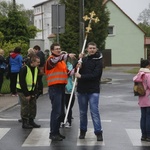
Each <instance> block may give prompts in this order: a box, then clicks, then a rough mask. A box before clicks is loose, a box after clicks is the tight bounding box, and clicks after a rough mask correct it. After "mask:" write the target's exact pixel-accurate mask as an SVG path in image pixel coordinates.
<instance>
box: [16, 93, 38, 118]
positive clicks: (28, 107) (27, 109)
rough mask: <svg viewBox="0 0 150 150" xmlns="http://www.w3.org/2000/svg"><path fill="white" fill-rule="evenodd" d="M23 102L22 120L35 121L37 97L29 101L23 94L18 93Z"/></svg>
mask: <svg viewBox="0 0 150 150" xmlns="http://www.w3.org/2000/svg"><path fill="white" fill-rule="evenodd" d="M18 95H19V98H20V102H21V118H22V119H35V117H36V97H31V99H30V100H29V101H28V100H27V99H26V97H25V96H24V94H23V93H18Z"/></svg>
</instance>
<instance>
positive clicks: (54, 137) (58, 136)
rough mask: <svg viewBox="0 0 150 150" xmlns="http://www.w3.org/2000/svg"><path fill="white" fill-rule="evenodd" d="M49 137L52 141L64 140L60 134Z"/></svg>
mask: <svg viewBox="0 0 150 150" xmlns="http://www.w3.org/2000/svg"><path fill="white" fill-rule="evenodd" d="M49 139H51V140H52V141H62V140H63V138H61V137H60V135H50V137H49Z"/></svg>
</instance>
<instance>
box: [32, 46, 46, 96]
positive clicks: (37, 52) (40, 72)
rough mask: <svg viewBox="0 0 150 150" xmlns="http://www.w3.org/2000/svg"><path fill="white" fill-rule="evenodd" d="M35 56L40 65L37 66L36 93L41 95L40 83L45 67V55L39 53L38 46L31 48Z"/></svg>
mask: <svg viewBox="0 0 150 150" xmlns="http://www.w3.org/2000/svg"><path fill="white" fill-rule="evenodd" d="M33 49H34V51H35V53H36V55H37V56H38V57H39V58H40V65H39V70H40V71H39V74H38V92H39V95H42V94H43V82H42V78H43V75H44V65H45V55H44V53H43V52H42V51H41V48H40V46H38V45H35V46H34V47H33Z"/></svg>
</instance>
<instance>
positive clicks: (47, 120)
mask: <svg viewBox="0 0 150 150" xmlns="http://www.w3.org/2000/svg"><path fill="white" fill-rule="evenodd" d="M38 121H46V122H49V121H50V119H38ZM88 121H92V120H91V119H88ZM101 122H111V120H101Z"/></svg>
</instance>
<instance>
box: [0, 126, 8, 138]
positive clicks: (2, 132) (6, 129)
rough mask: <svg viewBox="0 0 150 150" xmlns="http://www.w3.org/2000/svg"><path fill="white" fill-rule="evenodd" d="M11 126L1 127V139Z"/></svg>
mask: <svg viewBox="0 0 150 150" xmlns="http://www.w3.org/2000/svg"><path fill="white" fill-rule="evenodd" d="M9 130H10V128H0V139H2V138H3V137H4V136H5V134H6V133H7V132H8V131H9Z"/></svg>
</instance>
